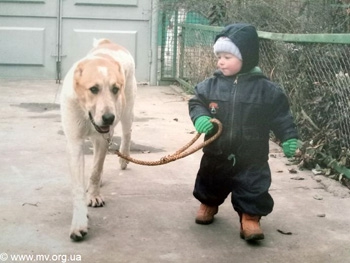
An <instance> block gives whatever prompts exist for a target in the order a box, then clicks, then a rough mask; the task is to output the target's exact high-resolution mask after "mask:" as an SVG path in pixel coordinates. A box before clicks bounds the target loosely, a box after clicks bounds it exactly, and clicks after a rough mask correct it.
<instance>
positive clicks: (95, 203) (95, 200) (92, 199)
mask: <svg viewBox="0 0 350 263" xmlns="http://www.w3.org/2000/svg"><path fill="white" fill-rule="evenodd" d="M87 204H88V206H91V207H102V206H104V205H105V201H104V200H103V198H102V196H101V195H90V196H89V197H88V202H87Z"/></svg>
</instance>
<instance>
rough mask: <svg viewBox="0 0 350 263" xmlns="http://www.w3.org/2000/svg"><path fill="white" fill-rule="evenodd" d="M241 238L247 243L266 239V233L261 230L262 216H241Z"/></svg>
mask: <svg viewBox="0 0 350 263" xmlns="http://www.w3.org/2000/svg"><path fill="white" fill-rule="evenodd" d="M240 234H241V238H243V239H244V240H246V241H256V240H261V239H264V233H263V232H262V230H261V228H260V216H252V215H248V214H242V215H241V233H240Z"/></svg>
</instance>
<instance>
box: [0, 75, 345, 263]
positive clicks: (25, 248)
mask: <svg viewBox="0 0 350 263" xmlns="http://www.w3.org/2000/svg"><path fill="white" fill-rule="evenodd" d="M0 91H1V95H0V107H1V111H0V149H1V151H0V185H1V193H0V207H1V209H0V262H1V261H3V262H33V261H36V262H83V263H97V262H101V263H102V262H103V263H109V262H111V263H112V262H113V263H114V262H117V263H119V262H120V263H121V262H123V263H126V262H130V263H137V262H140V263H146V262H152V263H156V262H181V263H197V262H198V263H199V262H214V263H226V262H230V263H232V262H245V263H256V262H259V263H263V262H266V263H274V262H283V263H286V262H288V263H294V262H295V263H296V262H298V263H299V262H307V263H312V262H315V263H316V262H317V263H329V262H332V263H338V262H339V263H344V262H349V261H350V235H349V229H350V220H349V219H350V198H349V196H350V194H349V190H348V189H347V188H345V187H343V186H341V185H340V184H338V183H337V182H334V181H330V180H328V179H327V178H325V177H322V176H317V177H315V176H313V174H312V173H311V172H310V171H299V170H298V169H297V167H295V166H294V165H290V164H289V163H288V160H287V159H286V158H285V157H284V156H283V154H282V153H281V150H280V148H279V147H278V146H277V145H275V144H273V143H271V150H270V152H271V157H270V164H271V171H272V174H273V183H272V187H271V194H272V196H273V198H274V200H275V208H274V211H273V212H272V214H270V215H269V216H267V217H265V218H263V219H262V222H261V224H262V228H263V230H264V233H265V240H263V241H262V242H260V243H258V244H247V243H246V242H245V241H243V240H241V239H240V238H239V219H238V216H237V215H236V214H235V212H234V211H233V209H232V206H231V204H230V199H229V198H228V199H227V200H226V202H225V203H224V204H223V205H222V206H221V207H220V211H219V213H218V215H217V216H216V220H215V221H214V223H213V224H212V225H208V226H201V225H197V224H195V222H194V216H195V213H196V210H197V208H198V206H199V203H198V202H197V200H195V199H194V198H193V196H192V188H193V184H194V180H195V175H196V171H197V169H198V166H199V161H200V157H201V152H200V151H199V152H197V153H195V154H193V155H191V156H188V157H186V158H184V159H181V160H178V161H176V162H173V163H169V164H167V165H163V166H152V167H148V166H140V165H136V164H129V166H128V169H127V170H124V171H121V170H120V169H119V165H118V161H117V156H116V155H113V154H109V155H108V156H107V160H106V163H105V169H104V177H103V178H104V179H103V186H102V194H103V196H104V197H105V201H106V206H105V207H103V208H89V216H90V229H89V233H88V236H87V237H86V239H85V240H84V241H83V242H78V243H77V242H72V241H71V240H70V239H69V227H70V221H71V215H72V202H71V192H70V184H69V175H68V166H67V158H66V154H65V137H64V135H63V132H62V129H61V124H60V115H59V104H58V103H59V100H58V97H59V93H60V85H58V84H55V82H54V81H12V80H0ZM118 129H119V127H117V128H116V133H115V137H114V142H115V143H116V144H117V143H118V141H119V140H120V137H119V135H120V132H119V130H118ZM193 132H194V128H193V126H192V124H191V122H190V119H189V117H188V113H187V101H186V96H185V95H184V94H181V93H180V92H179V90H178V89H175V88H174V87H164V86H162V87H150V86H140V87H139V90H138V95H137V102H136V108H135V122H134V126H133V137H132V141H133V144H132V156H133V157H134V158H137V159H143V160H158V159H159V158H160V157H162V156H165V155H167V154H170V153H173V152H175V151H176V150H177V149H178V148H180V147H181V146H183V145H184V144H185V143H187V142H188V141H189V140H190V139H191V138H193V136H194V133H193ZM86 154H87V155H86V172H87V173H88V172H89V171H90V165H91V161H92V155H91V148H90V145H89V143H87V145H86ZM291 168H294V169H296V170H298V173H297V174H291V173H290V172H289V171H288V169H291ZM300 178H302V179H303V180H296V179H300ZM315 179H317V180H315ZM16 257H17V260H16ZM20 257H22V260H20Z"/></svg>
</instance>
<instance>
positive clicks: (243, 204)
mask: <svg viewBox="0 0 350 263" xmlns="http://www.w3.org/2000/svg"><path fill="white" fill-rule="evenodd" d="M270 185H271V172H270V167H269V164H268V162H267V161H266V162H265V161H263V162H254V163H251V162H245V163H244V162H240V161H238V162H237V163H236V164H235V165H233V162H232V160H228V159H227V158H224V157H222V156H211V155H207V154H204V155H203V157H202V160H201V164H200V168H199V171H198V173H197V178H196V182H195V187H194V191H193V195H194V197H195V198H197V199H198V200H199V201H200V202H201V203H203V204H206V205H209V206H219V205H221V204H222V203H223V202H224V201H225V199H226V198H227V196H228V195H229V194H230V193H231V203H232V205H233V208H234V209H235V210H236V211H237V212H238V213H247V214H250V215H259V216H266V215H267V214H269V213H271V212H272V209H273V205H274V202H273V199H272V197H271V195H270V194H269V192H268V191H269V188H270Z"/></svg>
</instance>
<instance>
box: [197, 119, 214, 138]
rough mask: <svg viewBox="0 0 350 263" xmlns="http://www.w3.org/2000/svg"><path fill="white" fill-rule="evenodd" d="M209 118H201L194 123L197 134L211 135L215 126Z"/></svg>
mask: <svg viewBox="0 0 350 263" xmlns="http://www.w3.org/2000/svg"><path fill="white" fill-rule="evenodd" d="M210 119H211V118H210V117H209V116H200V117H199V118H198V119H197V120H196V121H195V123H194V127H195V128H196V130H197V132H199V133H205V134H209V133H210V132H211V130H212V129H213V128H214V124H213V123H212V122H211V121H210Z"/></svg>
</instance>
